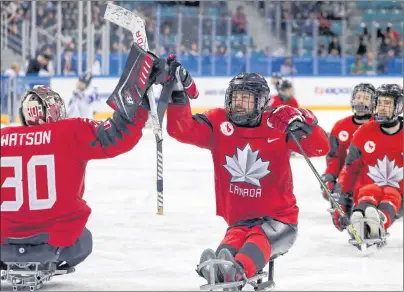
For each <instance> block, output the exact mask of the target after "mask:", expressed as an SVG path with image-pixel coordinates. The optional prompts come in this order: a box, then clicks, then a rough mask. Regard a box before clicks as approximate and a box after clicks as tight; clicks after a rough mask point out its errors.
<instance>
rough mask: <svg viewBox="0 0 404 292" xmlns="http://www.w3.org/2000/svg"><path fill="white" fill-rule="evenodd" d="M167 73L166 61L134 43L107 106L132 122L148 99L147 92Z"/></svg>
mask: <svg viewBox="0 0 404 292" xmlns="http://www.w3.org/2000/svg"><path fill="white" fill-rule="evenodd" d="M167 72H168V67H167V66H166V62H165V60H164V59H159V58H158V57H157V56H156V55H154V54H152V53H150V52H146V51H144V50H143V49H142V48H140V47H139V46H138V45H137V44H136V43H134V44H133V45H132V48H131V50H130V53H129V56H128V59H127V61H126V64H125V68H124V71H123V73H122V76H121V78H120V79H119V82H118V85H117V86H116V87H115V89H114V91H113V93H112V94H111V96H110V97H109V98H108V100H107V104H108V105H109V106H110V107H111V108H113V109H114V110H115V109H116V110H117V111H119V112H120V114H121V115H122V116H124V117H125V118H126V119H127V120H128V121H132V120H133V118H134V116H135V112H136V110H137V108H138V107H139V106H140V105H141V104H142V102H143V99H146V98H147V96H146V91H147V90H148V89H149V88H150V86H152V85H153V84H158V83H160V82H162V81H163V80H164V78H166V76H167ZM146 105H147V104H146Z"/></svg>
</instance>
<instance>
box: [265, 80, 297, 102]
mask: <svg viewBox="0 0 404 292" xmlns="http://www.w3.org/2000/svg"><path fill="white" fill-rule="evenodd" d="M276 89H277V91H278V95H275V96H272V97H271V100H270V102H269V108H275V107H277V106H280V105H288V106H291V107H295V108H298V107H299V103H298V102H297V99H296V98H295V97H294V95H295V91H294V88H293V84H292V82H290V81H289V80H286V79H285V80H280V81H279V83H278V84H277V86H276Z"/></svg>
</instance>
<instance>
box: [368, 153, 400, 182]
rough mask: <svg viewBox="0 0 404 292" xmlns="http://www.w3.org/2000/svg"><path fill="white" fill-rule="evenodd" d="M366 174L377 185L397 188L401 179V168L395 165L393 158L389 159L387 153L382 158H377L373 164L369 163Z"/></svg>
mask: <svg viewBox="0 0 404 292" xmlns="http://www.w3.org/2000/svg"><path fill="white" fill-rule="evenodd" d="M368 176H369V177H370V178H371V179H373V181H374V182H375V184H377V185H378V186H392V187H396V188H399V187H400V185H399V183H400V181H402V180H403V168H402V167H397V166H396V162H395V160H393V161H390V160H389V159H388V158H387V155H385V156H384V158H383V160H380V159H378V160H377V164H376V165H375V166H370V165H369V172H368Z"/></svg>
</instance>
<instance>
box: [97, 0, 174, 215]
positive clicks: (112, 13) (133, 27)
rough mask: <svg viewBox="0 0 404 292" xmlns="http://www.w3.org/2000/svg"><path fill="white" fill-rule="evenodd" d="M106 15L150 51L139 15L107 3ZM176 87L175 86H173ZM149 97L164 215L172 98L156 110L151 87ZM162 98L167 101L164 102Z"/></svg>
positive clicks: (160, 205) (159, 207)
mask: <svg viewBox="0 0 404 292" xmlns="http://www.w3.org/2000/svg"><path fill="white" fill-rule="evenodd" d="M103 8H105V11H104V13H102V12H101V15H104V16H103V17H104V18H105V19H106V20H109V21H111V22H113V23H115V24H116V25H118V26H121V27H123V28H125V29H127V30H129V31H130V32H131V33H132V35H133V39H134V41H135V42H136V43H137V44H138V45H139V46H140V47H141V48H142V49H144V50H145V51H148V50H149V44H148V42H147V36H146V30H145V21H144V19H142V18H141V17H140V16H139V15H137V14H136V13H134V12H131V11H129V10H127V9H125V8H123V7H120V6H118V5H115V4H113V3H111V2H107V4H106V6H104V7H103ZM173 86H174V84H173ZM166 90H167V92H168V91H169V87H167V89H166ZM147 96H148V98H149V103H150V115H151V120H152V128H153V133H154V135H155V138H156V143H157V146H156V151H157V214H158V215H163V214H164V206H163V131H162V129H161V127H162V121H163V117H164V113H165V111H166V109H167V106H168V100H169V98H170V96H171V94H170V95H168V94H165V95H163V94H162V95H161V97H160V101H161V105H160V102H159V108H158V109H157V108H156V102H155V100H154V92H153V88H152V87H151V88H150V89H149V90H148V91H147ZM162 98H164V99H166V100H162Z"/></svg>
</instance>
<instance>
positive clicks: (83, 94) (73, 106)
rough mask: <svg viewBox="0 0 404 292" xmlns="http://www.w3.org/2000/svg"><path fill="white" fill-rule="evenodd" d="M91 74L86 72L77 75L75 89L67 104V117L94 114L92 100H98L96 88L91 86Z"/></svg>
mask: <svg viewBox="0 0 404 292" xmlns="http://www.w3.org/2000/svg"><path fill="white" fill-rule="evenodd" d="M92 78H93V76H92V74H91V73H90V72H86V73H84V74H82V75H81V76H80V77H79V80H78V81H77V85H76V89H75V90H74V91H73V94H72V97H71V99H70V101H69V103H68V106H67V116H68V117H69V118H87V119H92V118H93V116H94V102H96V101H98V100H99V95H98V89H97V88H96V87H94V86H91V80H92Z"/></svg>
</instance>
